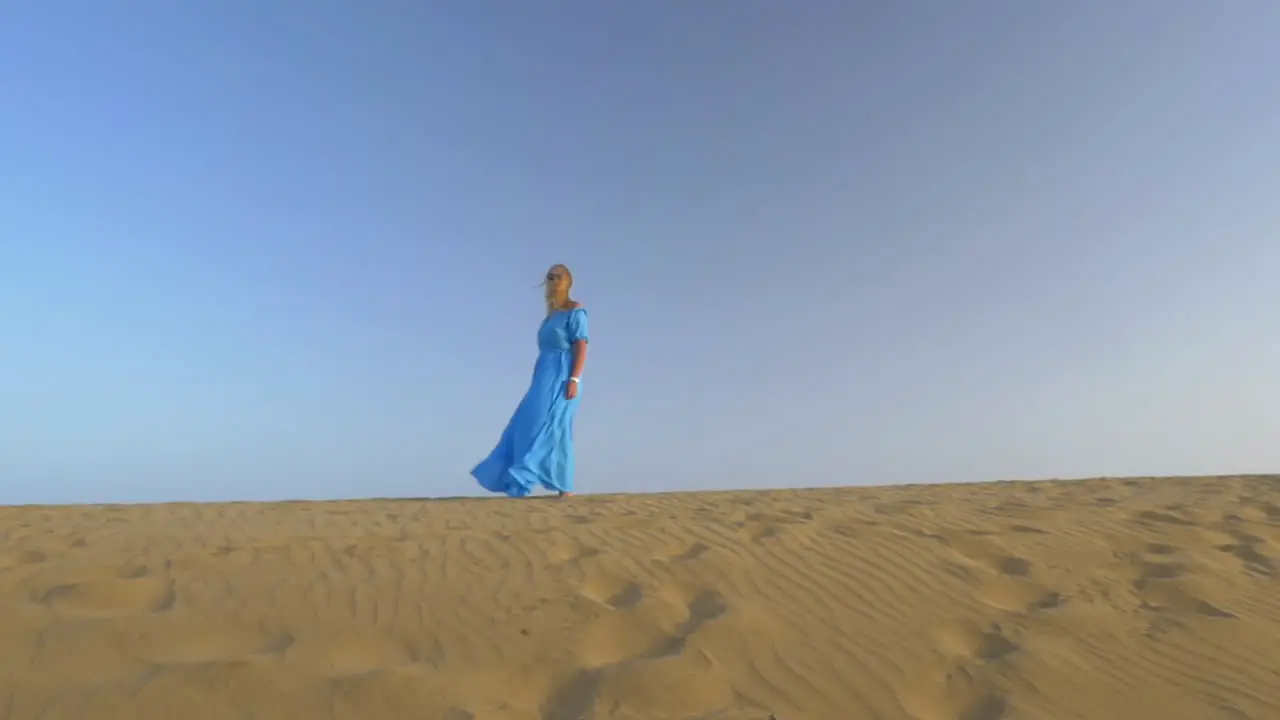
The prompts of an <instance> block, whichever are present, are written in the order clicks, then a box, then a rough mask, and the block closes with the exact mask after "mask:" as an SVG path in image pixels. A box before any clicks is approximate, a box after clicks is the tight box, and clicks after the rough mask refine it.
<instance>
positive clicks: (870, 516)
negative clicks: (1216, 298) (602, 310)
mask: <svg viewBox="0 0 1280 720" xmlns="http://www.w3.org/2000/svg"><path fill="white" fill-rule="evenodd" d="M0 539H2V540H3V543H2V544H0V720H28V719H31V720H34V719H36V718H41V719H43V720H53V719H55V718H75V719H76V720H81V719H83V718H94V719H95V720H96V719H99V718H122V719H123V718H128V719H129V720H134V719H146V718H164V719H165V720H171V719H173V718H179V719H181V720H202V719H204V718H234V719H236V720H244V719H245V718H271V719H272V720H279V719H288V718H299V719H306V720H325V719H330V718H332V719H335V720H336V719H340V718H352V719H357V718H358V719H359V720H379V719H381V718H388V719H390V718H395V719H397V720H402V719H405V718H431V719H437V718H443V719H446V720H462V719H464V718H472V719H475V720H487V719H497V718H504V719H512V720H514V719H516V718H521V719H528V720H578V719H580V718H596V719H599V718H644V719H648V720H662V719H665V718H717V719H723V720H733V719H742V720H747V719H752V720H765V719H766V718H769V717H770V716H771V715H772V716H776V717H777V718H778V719H779V720H813V719H816V718H831V719H833V720H835V719H840V720H858V719H862V718H866V719H868V720H870V719H872V718H876V719H884V720H897V719H902V720H996V719H997V718H1002V719H1006V720H1017V719H1026V720H1032V719H1041V718H1049V719H1052V720H1069V719H1071V718H1079V719H1081V720H1108V719H1111V718H1114V719H1115V720H1137V719H1140V718H1160V719H1161V720H1172V719H1175V718H1186V719H1187V720H1213V719H1215V718H1222V719H1223V720H1242V719H1245V718H1252V719H1253V720H1271V719H1274V718H1280V479H1276V478H1270V477H1230V478H1176V479H1098V480H1084V481H1060V482H1036V483H1030V482H1028V483H994V484H976V485H942V486H915V487H893V488H888V487H886V488H849V489H831V490H797V491H782V492H733V493H691V494H670V495H632V496H599V497H579V498H574V499H572V500H568V501H556V500H524V501H514V500H449V501H415V500H369V501H351V502H298V503H271V504H256V503H243V504H170V505H148V506H81V507H6V508H0Z"/></svg>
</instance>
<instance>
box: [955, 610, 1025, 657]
mask: <svg viewBox="0 0 1280 720" xmlns="http://www.w3.org/2000/svg"><path fill="white" fill-rule="evenodd" d="M934 639H935V640H936V642H937V645H938V649H939V650H941V651H942V652H943V653H945V654H947V655H950V656H954V657H959V658H969V659H973V660H984V661H986V660H998V659H1000V658H1002V657H1005V656H1007V655H1009V654H1011V653H1013V652H1014V651H1015V650H1017V649H1018V646H1017V645H1016V644H1014V642H1013V641H1012V640H1010V639H1009V638H1007V637H1005V636H1004V634H1003V633H1002V632H1001V631H1000V627H999V626H998V625H994V626H989V627H980V626H978V625H975V624H973V623H969V622H965V621H959V620H957V621H950V622H946V623H944V624H942V625H941V626H939V627H938V628H937V630H935V632H934Z"/></svg>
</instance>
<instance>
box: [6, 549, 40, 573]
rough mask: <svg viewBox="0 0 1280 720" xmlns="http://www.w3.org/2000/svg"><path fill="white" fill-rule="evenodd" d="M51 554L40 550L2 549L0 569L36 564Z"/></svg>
mask: <svg viewBox="0 0 1280 720" xmlns="http://www.w3.org/2000/svg"><path fill="white" fill-rule="evenodd" d="M48 559H49V556H48V555H46V554H45V553H44V552H43V551H40V550H5V551H0V569H7V568H11V567H19V566H22V565H36V564H39V563H42V562H44V561H45V560H48Z"/></svg>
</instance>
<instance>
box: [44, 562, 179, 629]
mask: <svg viewBox="0 0 1280 720" xmlns="http://www.w3.org/2000/svg"><path fill="white" fill-rule="evenodd" d="M38 601H39V602H40V603H41V604H44V605H46V606H48V607H49V608H51V609H53V610H54V611H55V612H58V613H61V614H64V615H78V616H87V617H115V616H121V615H141V614H146V613H154V612H160V611H162V610H167V609H168V608H169V607H170V606H172V605H173V601H174V591H173V583H172V582H171V581H170V580H169V579H168V578H165V577H157V576H153V575H151V574H150V573H149V572H148V570H147V569H146V568H144V567H137V566H127V567H123V568H119V569H117V570H116V571H115V572H114V573H111V574H108V575H107V576H106V577H97V578H92V579H87V580H83V581H80V582H71V583H66V584H62V585H57V586H55V587H53V588H51V589H49V590H48V591H47V592H45V593H44V594H43V595H41V596H40V597H39V598H38Z"/></svg>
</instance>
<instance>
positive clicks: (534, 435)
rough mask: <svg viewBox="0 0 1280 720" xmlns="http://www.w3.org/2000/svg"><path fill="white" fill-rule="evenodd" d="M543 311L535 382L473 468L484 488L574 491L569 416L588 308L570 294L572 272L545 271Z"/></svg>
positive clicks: (518, 493)
mask: <svg viewBox="0 0 1280 720" xmlns="http://www.w3.org/2000/svg"><path fill="white" fill-rule="evenodd" d="M544 287H545V290H546V304H547V315H546V317H545V318H544V319H543V320H542V325H541V326H540V327H539V328H538V359H537V360H536V361H535V362H534V365H533V381H532V382H531V383H530V385H529V390H528V391H527V392H526V393H525V395H524V399H523V400H521V401H520V404H519V405H518V406H517V407H516V411H515V413H514V414H513V415H512V416H511V421H510V422H508V423H507V427H506V429H505V430H503V431H502V436H501V437H500V438H499V439H498V445H497V447H495V448H494V449H493V452H491V453H489V457H487V458H485V459H484V460H482V461H481V462H480V464H479V465H476V466H475V468H474V469H473V470H472V471H471V476H472V477H474V478H475V479H476V481H477V482H479V483H480V486H481V487H483V488H484V489H485V490H488V491H490V492H495V493H505V494H506V495H508V496H510V497H526V496H528V495H529V494H531V493H532V492H533V491H534V490H535V489H536V488H537V487H538V486H541V487H543V488H545V489H547V490H550V491H551V492H554V493H557V494H558V495H559V496H560V497H568V496H569V495H572V494H573V417H574V414H575V413H576V412H577V409H578V394H579V392H580V388H581V385H582V370H583V366H584V365H585V364H586V361H587V311H586V310H585V309H584V308H583V307H582V304H581V303H578V302H576V301H574V300H573V299H571V298H570V297H569V289H570V288H572V287H573V275H572V274H570V273H569V268H567V267H565V266H564V265H552V266H551V269H550V270H548V271H547V277H546V282H545V283H544Z"/></svg>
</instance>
